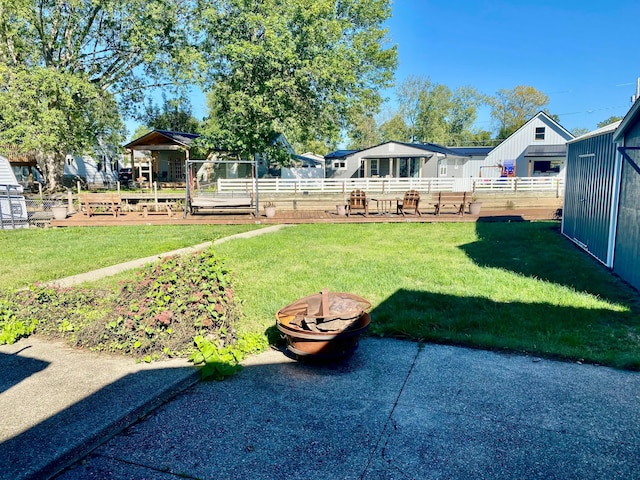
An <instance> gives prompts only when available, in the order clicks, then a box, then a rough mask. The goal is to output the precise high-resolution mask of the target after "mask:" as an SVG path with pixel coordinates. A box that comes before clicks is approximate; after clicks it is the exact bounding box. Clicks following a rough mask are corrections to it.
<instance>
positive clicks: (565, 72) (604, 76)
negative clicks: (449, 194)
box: [127, 0, 640, 134]
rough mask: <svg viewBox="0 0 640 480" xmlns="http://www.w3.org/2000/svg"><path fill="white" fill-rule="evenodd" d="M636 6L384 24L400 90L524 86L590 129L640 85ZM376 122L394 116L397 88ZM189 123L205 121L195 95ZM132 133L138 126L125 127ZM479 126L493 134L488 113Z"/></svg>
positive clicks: (458, 11) (426, 7)
mask: <svg viewBox="0 0 640 480" xmlns="http://www.w3.org/2000/svg"><path fill="white" fill-rule="evenodd" d="M638 18H640V1H638V0H635V1H629V0H614V1H609V2H600V1H598V2H596V1H593V0H583V1H573V0H571V1H563V0H557V1H548V0H538V1H536V2H531V1H521V0H515V1H500V0H492V1H471V0H469V1H466V0H444V1H443V0H435V1H431V0H428V1H424V0H396V1H394V2H393V7H392V17H391V19H390V20H389V21H388V22H387V26H388V29H389V39H390V41H391V43H392V44H395V45H397V46H398V58H399V66H398V69H397V70H396V83H400V82H402V81H403V80H404V79H406V78H407V77H408V76H412V75H413V76H423V77H429V78H430V79H431V81H432V82H435V83H441V84H444V85H447V86H448V87H449V88H450V89H451V90H454V89H455V88H457V87H460V86H465V85H469V86H473V87H475V88H476V89H478V90H479V91H481V92H482V93H485V94H488V95H493V94H495V93H496V92H497V91H498V90H499V89H501V88H505V89H511V88H514V87H516V86H518V85H530V86H533V87H535V88H537V89H538V90H541V91H542V92H544V93H545V94H547V95H548V96H549V105H548V110H549V112H550V113H552V114H556V115H559V117H560V124H561V125H562V126H563V127H565V128H566V129H568V130H572V129H574V128H579V127H582V128H587V129H589V130H593V129H595V128H596V125H597V123H598V122H600V121H602V120H605V119H607V118H609V117H611V116H613V115H617V116H623V115H624V114H625V113H626V112H627V110H628V109H629V108H630V107H631V100H630V98H631V95H633V94H634V93H635V90H636V81H637V78H638V77H640V41H639V38H640V37H639V36H638V33H637V32H638V31H639V30H640V28H639V27H640V25H639V23H638ZM386 96H388V97H389V103H388V104H387V105H386V107H385V108H384V109H383V110H384V111H383V113H382V117H384V116H388V114H389V112H390V111H393V110H394V109H395V108H396V104H395V99H394V92H393V89H391V90H389V91H387V92H386ZM192 103H193V109H194V115H195V116H196V117H197V118H202V117H203V116H204V115H205V114H206V107H205V105H204V96H202V95H199V94H194V95H193V98H192ZM127 126H128V127H129V133H130V134H131V133H133V129H134V128H135V123H128V124H127ZM476 126H477V127H478V128H482V129H485V130H492V127H493V125H492V124H491V119H490V116H489V111H488V109H486V108H485V109H482V110H481V111H480V112H479V116H478V120H477V122H476Z"/></svg>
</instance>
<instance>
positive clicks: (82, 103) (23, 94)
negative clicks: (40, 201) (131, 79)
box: [0, 64, 124, 186]
mask: <svg viewBox="0 0 640 480" xmlns="http://www.w3.org/2000/svg"><path fill="white" fill-rule="evenodd" d="M0 78H2V85H1V87H0V144H12V145H17V146H19V147H20V149H21V150H23V151H33V150H35V151H39V152H41V155H40V158H41V167H42V168H43V171H44V174H45V178H46V181H47V184H48V185H50V186H51V185H54V186H55V185H57V184H58V183H59V182H60V180H61V178H62V173H63V166H64V160H65V158H66V155H67V153H69V152H84V151H86V150H88V149H89V148H91V147H94V146H96V145H97V144H101V145H117V144H118V143H119V142H120V140H121V139H122V133H123V129H124V126H123V124H122V122H121V120H120V116H119V115H118V110H117V106H116V104H115V101H114V99H113V96H111V95H109V94H108V93H107V92H105V91H104V90H102V89H101V88H99V87H98V86H96V85H95V84H94V83H92V82H91V81H90V80H89V79H88V78H86V76H83V75H77V74H71V73H67V72H60V71H57V70H55V69H53V68H48V67H41V66H35V67H33V68H30V69H26V68H21V67H14V68H12V67H8V66H6V65H2V64H0Z"/></svg>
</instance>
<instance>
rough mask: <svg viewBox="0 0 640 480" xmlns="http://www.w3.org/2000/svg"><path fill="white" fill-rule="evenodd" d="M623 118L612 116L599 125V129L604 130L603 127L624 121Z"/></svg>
mask: <svg viewBox="0 0 640 480" xmlns="http://www.w3.org/2000/svg"><path fill="white" fill-rule="evenodd" d="M622 118H623V117H618V116H615V115H614V116H612V117H609V118H607V119H606V120H603V121H601V122H599V123H598V128H602V127H606V126H607V125H610V124H612V123H614V122H617V121H618V120H622Z"/></svg>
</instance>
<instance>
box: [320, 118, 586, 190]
mask: <svg viewBox="0 0 640 480" xmlns="http://www.w3.org/2000/svg"><path fill="white" fill-rule="evenodd" d="M573 138H574V136H573V135H572V134H571V132H569V131H568V130H566V129H565V128H564V127H562V126H561V125H560V124H559V123H558V122H556V121H555V120H553V119H552V118H551V117H549V116H548V115H547V114H546V113H544V112H538V113H537V114H536V115H534V116H533V117H532V118H531V119H530V120H529V121H528V122H527V123H525V124H524V125H523V126H522V127H520V128H519V129H518V130H516V131H515V132H514V133H512V134H511V135H510V136H509V137H508V138H507V139H505V140H504V141H503V142H502V143H500V144H499V145H498V146H497V147H444V146H442V145H438V144H434V143H424V144H423V143H404V142H386V143H383V144H381V145H376V146H374V147H371V148H367V149H364V150H338V151H336V152H332V153H330V154H328V155H326V156H325V161H326V176H327V178H371V177H396V178H402V177H422V178H427V177H428V178H443V177H449V178H451V177H452V178H498V177H503V176H514V177H515V176H518V177H556V176H560V177H562V176H564V169H565V158H566V143H567V141H569V140H572V139H573Z"/></svg>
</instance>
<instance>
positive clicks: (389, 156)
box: [325, 142, 469, 178]
mask: <svg viewBox="0 0 640 480" xmlns="http://www.w3.org/2000/svg"><path fill="white" fill-rule="evenodd" d="M468 160H469V158H468V157H466V156H464V155H462V154H460V153H458V152H456V151H454V150H453V149H450V148H446V147H443V146H442V145H437V144H435V143H424V144H422V143H404V142H386V143H383V144H380V145H376V146H374V147H371V148H366V149H364V150H339V151H337V152H333V153H330V154H329V155H326V156H325V170H326V176H327V178H377V177H393V178H437V177H463V176H464V175H463V171H464V170H463V168H461V167H462V166H463V165H464V164H465V162H466V161H468Z"/></svg>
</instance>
